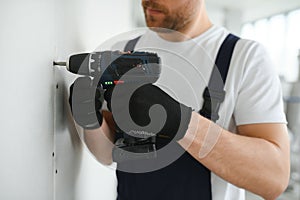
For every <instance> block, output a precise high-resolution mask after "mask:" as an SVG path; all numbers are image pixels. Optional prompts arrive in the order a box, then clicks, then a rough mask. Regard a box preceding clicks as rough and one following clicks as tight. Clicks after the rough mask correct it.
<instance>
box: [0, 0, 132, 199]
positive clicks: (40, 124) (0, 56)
mask: <svg viewBox="0 0 300 200" xmlns="http://www.w3.org/2000/svg"><path fill="white" fill-rule="evenodd" d="M131 17H132V16H131V6H130V0H112V1H104V0H1V1H0V27H1V31H0V44H1V45H0V60H1V62H0V63H1V64H0V68H1V73H0V87H1V92H2V95H1V98H0V111H1V112H0V125H1V140H0V158H1V164H0V199H9V200H19V199H30V200H41V199H43V200H48V199H49V200H50V199H57V200H68V199H70V200H74V199H80V200H81V199H84V200H89V199H90V200H92V199H97V200H99V199H105V200H109V199H114V198H115V184H116V181H115V177H114V171H113V170H112V169H109V168H105V167H103V166H101V165H100V164H99V163H97V162H96V161H95V160H94V158H93V157H92V156H91V154H90V153H89V152H88V151H87V149H86V148H85V146H84V145H82V142H81V140H80V139H79V137H78V134H77V132H76V129H75V128H74V124H73V121H72V118H71V116H70V112H69V107H68V104H67V97H68V87H69V85H70V84H71V82H72V80H74V78H75V77H74V76H73V75H71V74H69V73H68V72H67V71H66V70H65V69H63V68H57V67H56V68H54V67H53V66H52V62H53V60H64V59H65V58H66V56H67V55H69V54H71V53H74V52H82V51H92V50H94V49H95V48H96V47H97V46H98V45H99V44H100V43H101V42H103V41H105V40H106V39H107V38H109V37H110V36H112V35H115V34H117V33H120V32H123V31H126V30H129V29H130V27H131V26H132V25H131ZM56 85H57V86H58V88H56ZM53 152H54V157H53V156H52V153H53ZM56 170H57V173H56V172H55V171H56Z"/></svg>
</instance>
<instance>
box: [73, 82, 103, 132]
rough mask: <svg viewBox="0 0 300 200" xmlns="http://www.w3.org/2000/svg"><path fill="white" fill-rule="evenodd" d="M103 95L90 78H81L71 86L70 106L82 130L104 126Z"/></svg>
mask: <svg viewBox="0 0 300 200" xmlns="http://www.w3.org/2000/svg"><path fill="white" fill-rule="evenodd" d="M102 94H103V91H102V89H101V88H97V87H96V86H95V85H93V83H92V79H91V78H90V77H79V78H77V79H76V80H75V81H74V83H73V84H72V85H71V87H70V96H69V104H70V107H71V111H72V114H73V117H74V120H75V121H76V123H77V124H78V125H80V126H81V127H82V128H84V129H90V130H91V129H96V128H99V127H100V126H101V125H102V120H103V117H102V114H101V108H102V103H103V98H101V97H102V96H103V95H102Z"/></svg>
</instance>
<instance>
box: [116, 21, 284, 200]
mask: <svg viewBox="0 0 300 200" xmlns="http://www.w3.org/2000/svg"><path fill="white" fill-rule="evenodd" d="M228 34H229V32H228V31H227V30H226V29H224V28H222V27H218V26H212V27H211V28H210V29H209V30H207V31H206V32H205V33H203V34H201V35H200V36H198V37H196V38H193V39H191V40H187V41H184V42H169V41H166V40H163V39H162V38H160V37H159V36H158V35H157V34H156V33H155V32H152V31H148V32H147V33H145V34H144V35H143V36H142V37H141V38H140V40H139V41H138V43H137V45H136V47H135V51H150V52H156V53H157V54H158V55H159V56H160V57H161V60H162V71H161V75H160V78H159V80H158V81H157V82H156V85H158V86H159V87H160V88H162V89H163V90H164V91H165V92H167V93H168V94H169V95H170V96H172V97H173V98H175V99H177V100H178V101H179V102H181V103H183V104H185V105H187V106H190V107H192V108H193V109H194V110H195V111H199V110H200V109H201V107H202V104H203V98H202V94H203V91H204V89H205V87H206V86H207V84H208V82H209V78H210V74H211V71H212V69H213V66H214V62H215V59H216V56H217V53H218V51H219V48H220V46H221V44H222V42H223V41H224V39H225V38H226V36H227V35H228ZM124 45H125V42H120V43H118V44H116V45H115V46H114V48H113V49H116V50H123V48H124ZM224 89H225V91H226V96H225V100H224V102H223V103H222V104H221V107H220V110H219V116H220V118H219V120H218V121H217V124H219V125H220V126H222V127H223V128H224V129H226V130H228V131H230V132H233V133H235V132H236V126H238V125H243V124H254V123H286V118H285V114H284V110H283V102H282V95H281V87H280V81H279V78H278V75H277V74H276V71H275V69H274V66H273V64H272V62H271V61H270V58H269V56H268V55H267V53H266V51H265V49H264V48H263V47H262V45H260V44H258V43H257V42H254V41H250V40H244V39H241V40H239V41H238V43H237V44H236V47H235V50H234V53H233V56H232V60H231V65H230V69H229V72H228V76H227V80H226V83H225V87H224ZM233 153H234V152H233ZM211 183H212V195H213V200H244V199H245V192H244V190H242V189H240V188H237V187H236V186H234V185H232V184H230V183H228V182H226V181H224V180H223V179H221V178H220V177H218V176H217V175H215V174H212V176H211Z"/></svg>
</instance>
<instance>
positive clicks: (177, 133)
mask: <svg viewBox="0 0 300 200" xmlns="http://www.w3.org/2000/svg"><path fill="white" fill-rule="evenodd" d="M124 88H126V87H124ZM108 92H109V91H107V92H106V95H105V99H106V100H107V102H108V107H109V108H110V107H111V106H114V105H113V104H112V103H111V101H112V100H113V99H111V92H112V91H111V92H110V93H109V94H108ZM121 97H122V95H119V96H118V95H116V98H121ZM118 102H122V100H119V101H118ZM157 104H158V105H161V106H162V107H163V110H165V114H164V113H163V115H165V116H166V121H165V123H163V120H164V119H165V118H164V117H163V115H161V112H159V111H157V110H156V111H157V112H156V111H153V113H152V114H151V115H152V116H149V110H150V108H151V107H152V106H154V105H157ZM115 106H116V107H117V109H113V117H114V119H116V116H115V115H118V114H119V113H122V112H123V111H124V106H127V107H128V106H129V114H130V116H128V117H127V118H126V117H123V118H122V121H121V123H122V125H123V126H119V127H120V128H121V129H122V127H124V125H125V129H126V130H123V131H124V132H125V133H132V134H130V135H132V136H133V135H134V134H136V133H137V132H138V133H140V134H143V133H145V134H146V136H151V134H152V133H154V134H155V135H157V136H159V137H162V138H168V139H173V138H175V140H180V139H181V138H182V137H183V136H184V134H185V133H186V131H187V129H188V125H189V122H190V120H191V115H192V109H191V108H190V107H187V106H185V105H183V104H181V103H179V102H178V101H176V100H175V99H173V98H172V97H170V96H169V95H168V94H167V93H165V92H164V91H163V90H161V89H160V88H159V87H157V86H155V85H153V84H145V85H143V86H141V87H139V88H138V89H137V90H135V91H134V92H133V94H132V95H131V97H130V100H129V105H126V103H125V104H124V105H119V104H116V105H115ZM113 108H114V107H113ZM157 108H158V107H157ZM158 109H161V108H158ZM150 113H151V112H150ZM151 117H153V118H152V120H151ZM130 118H131V119H132V121H133V122H134V123H135V124H136V125H138V126H140V127H144V129H143V128H141V129H138V130H135V127H130V125H128V126H126V124H130V123H127V122H126V119H130ZM153 121H161V123H160V124H159V123H158V126H160V127H162V128H161V129H160V130H159V131H158V132H157V131H156V130H155V128H157V127H155V128H154V129H153V127H152V128H151V126H150V127H147V125H149V124H150V123H152V122H153ZM116 123H117V125H119V124H118V123H119V122H118V121H116Z"/></svg>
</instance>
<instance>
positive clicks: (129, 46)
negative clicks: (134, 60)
mask: <svg viewBox="0 0 300 200" xmlns="http://www.w3.org/2000/svg"><path fill="white" fill-rule="evenodd" d="M140 38H141V36H138V37H136V38H134V39H132V40H129V41H128V42H127V44H126V46H125V47H124V51H125V52H127V51H130V52H133V51H134V48H135V45H136V43H137V42H138V41H139V39H140Z"/></svg>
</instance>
